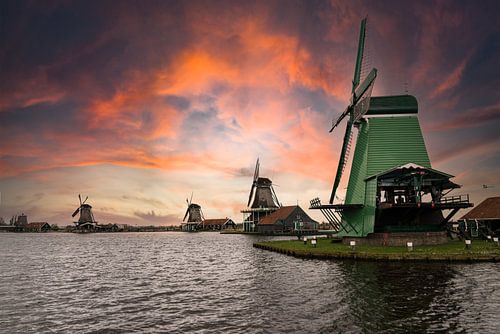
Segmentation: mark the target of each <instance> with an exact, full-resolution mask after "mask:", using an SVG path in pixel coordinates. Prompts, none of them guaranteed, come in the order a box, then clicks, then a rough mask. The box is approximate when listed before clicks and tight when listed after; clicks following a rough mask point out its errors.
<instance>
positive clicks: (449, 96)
mask: <svg viewBox="0 0 500 334" xmlns="http://www.w3.org/2000/svg"><path fill="white" fill-rule="evenodd" d="M0 8H1V10H0V15H1V17H2V26H3V27H2V30H0V35H1V36H2V40H4V41H5V42H4V45H3V46H2V48H1V52H0V66H1V67H0V68H1V73H2V77H3V79H4V80H2V82H1V83H0V87H1V89H0V140H1V142H2V145H1V146H0V217H3V218H4V219H5V221H6V222H8V220H9V219H10V217H11V216H14V215H18V214H20V213H25V214H27V215H28V218H29V220H30V221H47V222H48V223H50V224H58V225H60V226H65V225H71V224H72V222H73V219H72V218H71V213H73V211H74V210H75V208H76V207H77V206H78V205H79V204H78V197H77V196H78V194H81V195H82V196H83V197H84V198H85V196H88V197H89V200H88V203H89V204H90V205H92V207H93V212H94V216H95V218H96V220H97V221H99V222H100V223H117V224H129V225H144V226H148V225H156V226H159V225H179V224H180V223H181V220H182V217H183V216H184V213H185V210H186V203H185V199H186V198H188V197H189V196H191V193H194V195H193V202H194V203H197V204H199V205H201V206H202V210H203V212H204V216H205V218H222V217H229V218H231V219H233V221H235V222H236V223H241V220H242V215H241V214H240V212H239V211H240V210H242V209H244V208H245V207H246V203H247V200H248V194H249V192H250V187H251V182H252V176H253V168H254V166H255V161H256V160H257V158H260V163H261V164H260V168H261V176H262V177H269V178H270V179H271V180H272V181H273V184H276V185H277V187H276V188H275V191H276V193H277V197H278V199H279V200H280V202H281V203H282V204H283V205H284V206H285V205H295V204H296V203H297V204H298V205H300V206H301V207H302V208H303V209H304V210H305V211H306V212H307V213H308V214H309V215H310V216H311V217H312V218H313V219H316V220H317V221H318V222H322V221H323V218H322V216H321V215H320V214H319V213H316V212H314V210H307V209H308V207H309V200H311V199H313V198H315V197H319V198H320V199H321V200H322V201H323V202H325V203H326V202H327V201H328V198H329V195H330V192H331V188H332V184H333V180H334V177H335V171H336V168H337V163H338V156H339V153H340V149H341V143H342V137H343V129H344V126H345V125H344V123H342V124H341V125H340V127H339V128H338V129H336V130H335V131H334V132H332V133H331V134H330V133H328V130H329V129H330V126H331V123H332V120H334V119H336V117H337V116H338V115H339V114H340V113H341V112H342V111H344V109H345V107H346V106H347V105H348V102H349V98H350V91H351V80H352V76H353V72H354V65H355V64H354V63H355V58H356V50H357V43H358V34H359V24H360V21H361V19H362V18H364V17H365V16H366V14H368V16H369V18H368V34H367V50H368V51H369V56H368V58H369V59H368V61H369V63H370V65H371V66H373V67H376V68H377V69H378V77H377V80H376V82H375V86H374V91H373V96H382V95H401V94H410V95H414V96H416V97H417V100H418V103H419V116H418V117H419V121H420V126H421V128H422V133H423V137H424V140H425V143H426V147H427V151H428V153H429V157H430V160H431V164H432V167H433V168H434V169H437V170H440V171H443V172H446V173H449V174H452V175H455V178H454V179H453V181H454V182H456V183H458V184H461V185H462V188H461V189H459V190H457V191H454V192H453V193H452V194H462V193H464V194H465V193H468V194H470V195H471V201H472V202H473V203H474V204H475V205H478V204H479V203H480V202H481V201H483V200H484V199H486V198H488V197H494V196H499V195H500V193H499V192H498V189H499V187H500V182H499V181H500V173H498V171H499V167H500V158H499V157H500V155H499V150H500V145H499V144H500V136H499V135H498V130H497V129H498V127H499V126H500V104H499V102H498V94H499V93H498V92H497V87H496V86H497V85H496V83H497V82H498V79H497V78H498V71H499V70H498V69H499V66H498V65H499V64H498V62H499V61H498V54H499V49H498V48H499V43H498V40H499V34H500V32H499V28H498V27H497V26H498V25H496V24H494V23H495V22H498V19H499V17H498V16H499V15H498V13H499V11H498V2H497V1H484V2H481V3H479V4H478V3H476V2H474V1H462V2H452V1H443V2H437V3H434V2H433V3H429V2H418V3H415V2H400V1H380V2H368V1H354V2H342V1H330V2H326V1H318V2H309V1H299V2H295V3H293V5H291V4H290V3H289V2H284V1H271V2H270V3H264V2H256V3H252V4H249V3H246V2H243V1H241V2H240V1H227V2H226V1H219V2H215V3H213V4H208V3H206V2H199V1H192V2H191V1H190V2H182V1H180V2H145V3H140V4H139V3H136V2H132V1H124V2H119V3H115V2H107V1H104V2H99V3H98V2H72V3H55V2H54V3H49V4H42V3H29V2H4V3H2V4H0ZM492 23H493V24H492ZM353 153H354V152H351V155H350V158H349V161H352V156H353ZM346 170H347V169H346ZM346 174H348V173H346ZM347 180H348V176H344V177H343V180H342V182H341V184H340V187H339V193H340V195H341V196H340V197H343V196H344V193H345V187H346V185H347ZM483 185H485V186H487V187H486V188H485V187H484V186H483ZM466 212H467V211H466V210H461V211H459V212H458V214H457V216H456V217H457V218H459V217H461V216H462V215H464V214H465V213H466Z"/></svg>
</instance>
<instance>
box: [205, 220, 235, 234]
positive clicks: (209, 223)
mask: <svg viewBox="0 0 500 334" xmlns="http://www.w3.org/2000/svg"><path fill="white" fill-rule="evenodd" d="M200 226H201V229H202V230H203V231H217V230H225V229H228V228H232V229H234V228H236V223H235V222H234V221H233V220H232V219H230V218H227V217H226V218H219V219H205V220H204V221H203V222H201V224H200Z"/></svg>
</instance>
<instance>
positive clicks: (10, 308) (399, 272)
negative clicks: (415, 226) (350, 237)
mask: <svg viewBox="0 0 500 334" xmlns="http://www.w3.org/2000/svg"><path fill="white" fill-rule="evenodd" d="M256 240H257V239H256V237H252V236H242V235H220V234H216V233H196V234H187V233H119V234H93V235H75V234H62V233H61V234H8V233H4V234H0V260H1V261H0V280H1V281H2V282H3V283H2V284H1V285H0V305H2V306H1V307H0V331H2V332H5V333H53V332H82V333H86V332H88V333H123V332H138V333H139V332H147V333H304V332H317V333H335V332H342V333H360V332H385V333H399V332H435V331H438V332H464V331H467V332H495V330H496V328H497V327H498V324H499V323H500V317H499V312H498V311H497V310H498V308H499V306H500V274H499V272H500V265H499V264H474V265H449V264H415V263H370V262H352V261H318V260H302V259H295V258H291V257H286V256H284V255H281V254H276V253H270V252H266V251H262V250H258V249H254V248H252V243H253V242H255V241H256Z"/></svg>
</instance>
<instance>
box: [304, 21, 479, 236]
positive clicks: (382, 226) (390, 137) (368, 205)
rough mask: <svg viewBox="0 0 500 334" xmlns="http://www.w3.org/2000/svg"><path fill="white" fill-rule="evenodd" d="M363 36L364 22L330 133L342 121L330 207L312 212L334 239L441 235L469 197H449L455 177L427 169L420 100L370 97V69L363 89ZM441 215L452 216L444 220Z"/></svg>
mask: <svg viewBox="0 0 500 334" xmlns="http://www.w3.org/2000/svg"><path fill="white" fill-rule="evenodd" d="M365 31H366V18H365V19H364V20H362V21H361V31H360V35H359V46H358V54H357V58H356V66H355V71H354V79H353V81H352V98H351V101H350V104H349V106H348V107H347V108H346V110H345V111H344V112H343V113H342V114H341V115H340V117H339V118H338V119H337V120H336V121H335V122H334V123H333V126H332V128H331V130H330V132H331V131H333V130H334V129H335V128H336V127H337V126H338V125H339V124H340V123H341V122H342V121H343V120H344V119H347V125H346V130H345V135H344V141H343V144H342V149H341V152H340V158H339V163H338V167H337V172H336V175H335V180H334V183H333V189H332V193H331V196H330V200H329V204H321V202H320V200H319V199H318V198H315V199H313V200H312V201H311V209H318V210H321V212H322V213H323V215H324V216H325V217H326V219H327V220H328V222H329V223H330V224H331V225H332V227H333V228H334V229H336V230H337V231H338V234H339V236H348V237H366V236H368V235H370V234H372V233H387V232H432V231H443V230H444V229H445V228H446V225H447V223H448V221H449V220H450V219H451V218H452V217H453V215H454V214H455V213H456V212H457V211H458V210H459V209H460V208H466V207H470V206H472V204H471V203H469V197H468V195H461V196H446V195H448V193H449V192H450V191H452V190H453V189H456V188H460V186H459V185H457V184H455V183H453V182H452V181H450V178H452V177H453V176H452V175H449V174H446V173H443V172H440V171H437V170H435V169H432V168H431V162H430V159H429V155H428V154H427V149H426V147H425V142H424V138H423V136H422V131H421V129H420V125H419V121H418V103H417V99H416V98H415V97H414V96H411V95H398V96H380V97H372V96H371V91H372V88H373V85H374V81H375V78H376V77H377V70H376V69H375V68H373V69H372V70H371V71H370V72H369V74H368V75H367V76H366V78H365V79H364V80H363V81H362V82H361V83H360V79H361V68H362V65H363V53H364V44H365ZM355 129H357V132H358V134H357V139H356V145H355V150H354V157H353V160H352V164H351V168H350V173H349V174H350V175H349V181H348V186H347V192H346V195H345V200H344V201H343V203H334V202H335V200H336V199H337V198H338V197H337V189H338V186H339V184H340V181H341V179H342V176H343V174H344V171H345V168H346V166H347V161H348V157H349V153H350V149H351V143H352V137H353V132H354V131H355ZM443 210H448V211H449V212H448V213H447V214H446V216H445V215H444V214H443Z"/></svg>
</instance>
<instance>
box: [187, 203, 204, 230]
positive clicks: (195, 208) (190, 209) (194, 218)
mask: <svg viewBox="0 0 500 334" xmlns="http://www.w3.org/2000/svg"><path fill="white" fill-rule="evenodd" d="M186 203H187V208H186V214H185V215H184V218H183V219H182V221H183V224H182V230H183V231H186V232H194V231H197V230H198V227H199V225H200V223H201V222H203V220H205V218H204V217H203V212H202V211H201V206H200V205H198V204H195V203H193V194H191V199H189V200H188V199H187V198H186Z"/></svg>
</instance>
